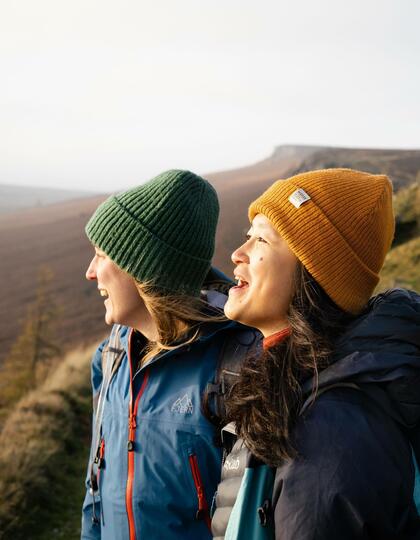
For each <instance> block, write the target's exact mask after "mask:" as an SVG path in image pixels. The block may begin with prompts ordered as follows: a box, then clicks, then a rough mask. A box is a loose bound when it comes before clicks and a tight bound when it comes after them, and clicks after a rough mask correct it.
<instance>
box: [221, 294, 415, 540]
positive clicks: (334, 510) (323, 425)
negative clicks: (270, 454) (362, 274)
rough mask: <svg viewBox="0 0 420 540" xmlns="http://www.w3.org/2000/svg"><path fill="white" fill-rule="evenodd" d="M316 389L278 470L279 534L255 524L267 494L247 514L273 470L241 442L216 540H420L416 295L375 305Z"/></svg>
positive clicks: (274, 510) (275, 512) (226, 476)
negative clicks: (416, 491)
mask: <svg viewBox="0 0 420 540" xmlns="http://www.w3.org/2000/svg"><path fill="white" fill-rule="evenodd" d="M318 384H319V392H318V396H317V398H316V399H315V401H313V399H312V397H310V396H311V391H312V385H313V381H308V382H307V383H306V384H305V385H304V386H303V392H304V395H305V396H307V397H308V401H307V402H306V405H308V406H304V409H303V410H302V414H301V416H300V418H299V420H298V422H297V424H296V427H295V429H294V433H293V436H294V446H295V448H296V450H297V457H296V458H295V459H293V460H291V461H290V462H288V463H286V464H285V465H283V466H281V467H278V468H277V470H276V471H275V478H274V489H273V490H272V491H270V492H269V493H268V500H269V499H270V494H271V495H272V496H271V511H270V509H269V508H268V511H267V515H268V516H269V515H270V514H272V517H273V518H274V526H275V527H274V531H273V529H272V527H271V526H270V522H269V523H268V526H266V527H265V529H262V528H261V526H260V525H259V517H260V516H259V511H257V508H258V507H260V508H261V507H263V506H264V501H265V500H266V496H267V494H265V495H264V496H262V498H261V500H259V501H257V503H256V504H255V505H254V506H253V507H252V508H250V507H249V504H251V503H252V504H253V503H254V500H253V496H252V493H247V487H248V486H251V489H254V490H255V488H254V487H253V486H255V485H257V484H256V480H255V479H254V480H253V481H252V482H253V483H252V482H251V481H250V478H251V475H254V476H252V478H254V477H255V478H257V479H258V478H259V477H260V476H261V474H262V473H264V474H265V473H266V468H267V466H266V465H263V464H261V462H260V463H259V464H258V463H255V458H253V456H252V455H251V454H250V453H249V451H248V450H247V449H246V448H245V447H244V446H243V443H242V441H241V440H240V439H239V440H237V441H236V443H235V445H234V447H233V450H232V452H231V454H229V456H228V457H227V459H226V460H225V463H224V467H223V472H222V482H221V484H220V485H219V488H218V495H217V498H216V502H217V510H216V513H215V514H214V518H213V523H212V528H213V534H214V536H215V537H216V538H218V539H220V540H221V539H222V538H223V537H224V536H225V534H226V538H229V540H231V539H233V538H234V539H235V540H236V539H240V540H255V538H271V537H273V536H275V538H276V540H362V539H366V540H368V539H369V540H391V539H393V540H397V539H398V540H414V539H417V540H419V539H420V517H419V513H418V510H417V508H416V505H415V503H414V500H413V489H414V479H415V461H414V460H413V452H415V453H416V455H417V461H418V463H420V296H419V295H418V294H416V293H415V292H412V291H406V290H401V289H394V290H391V291H389V292H387V293H384V294H380V295H378V296H376V297H375V298H373V299H372V300H371V301H370V302H369V305H368V307H367V309H366V310H365V312H364V313H363V314H361V315H360V316H359V317H358V318H357V319H356V320H355V321H354V322H353V323H352V324H351V325H350V326H349V327H348V329H347V330H346V332H345V333H344V334H343V335H342V337H341V338H340V339H339V340H338V341H337V343H336V346H335V354H334V358H333V362H332V364H331V365H330V366H329V367H328V368H327V369H325V370H323V371H322V372H321V373H320V374H319V382H318ZM309 403H312V404H311V405H309ZM244 474H245V476H243V479H242V484H241V483H240V480H241V477H242V475H244ZM246 475H248V476H246ZM244 480H247V482H248V483H246V482H244ZM260 483H261V482H260ZM239 486H241V487H240V488H239ZM238 490H239V496H237V494H238ZM418 495H420V494H418ZM235 501H236V502H235ZM233 505H234V512H232V513H230V512H231V509H232V506H233ZM229 515H230V517H231V518H232V519H230V521H229V528H228V532H227V533H226V525H227V523H228V520H229ZM244 523H245V524H246V525H244ZM250 523H251V524H252V525H253V526H254V525H255V527H254V528H252V527H251V526H250ZM258 527H260V528H259V529H258ZM251 530H254V532H252V533H251V532H249V531H251ZM255 531H257V532H255Z"/></svg>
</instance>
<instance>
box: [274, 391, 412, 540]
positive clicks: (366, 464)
mask: <svg viewBox="0 0 420 540" xmlns="http://www.w3.org/2000/svg"><path fill="white" fill-rule="evenodd" d="M343 392H346V390H343ZM350 392H351V390H350ZM330 394H333V392H331V393H330ZM341 397H343V394H342V395H341ZM346 398H348V396H345V398H343V399H340V396H333V395H330V396H326V397H324V398H320V399H319V402H318V403H316V404H315V405H314V406H313V411H311V412H310V413H309V414H308V415H307V417H306V418H305V419H304V420H302V421H301V422H300V424H299V425H298V426H297V428H296V441H297V445H296V446H297V451H298V456H297V457H296V458H295V459H293V460H292V461H290V462H289V463H288V464H287V465H284V466H282V467H280V468H278V469H277V472H276V479H275V486H274V492H273V505H274V520H275V531H276V540H336V539H337V538H339V539H340V540H359V539H360V540H361V539H364V540H368V539H374V538H375V539H376V538H402V537H405V536H406V534H407V531H408V530H409V528H410V523H413V521H412V520H413V514H412V510H411V509H410V507H412V498H413V497H412V493H413V483H412V480H410V474H411V473H410V471H411V469H412V459H411V453H410V447H409V445H408V443H407V441H406V440H405V437H404V436H403V435H402V433H401V432H400V430H399V429H398V427H397V426H396V424H395V423H394V422H393V421H392V420H391V419H388V418H386V417H384V414H383V412H381V411H379V410H375V408H373V407H372V408H371V409H370V410H367V407H368V406H369V403H366V404H364V403H362V402H361V399H362V396H360V397H359V396H356V397H355V398H354V401H353V402H351V397H350V398H349V399H348V401H346ZM365 406H366V408H365Z"/></svg>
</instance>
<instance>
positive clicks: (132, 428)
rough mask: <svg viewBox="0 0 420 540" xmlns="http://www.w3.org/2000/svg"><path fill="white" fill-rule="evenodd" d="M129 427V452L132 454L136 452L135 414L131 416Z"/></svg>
mask: <svg viewBox="0 0 420 540" xmlns="http://www.w3.org/2000/svg"><path fill="white" fill-rule="evenodd" d="M128 425H129V431H128V442H127V450H128V451H129V452H132V451H133V450H134V437H135V432H136V427H137V422H136V415H135V414H134V413H131V414H130V418H129V420H128Z"/></svg>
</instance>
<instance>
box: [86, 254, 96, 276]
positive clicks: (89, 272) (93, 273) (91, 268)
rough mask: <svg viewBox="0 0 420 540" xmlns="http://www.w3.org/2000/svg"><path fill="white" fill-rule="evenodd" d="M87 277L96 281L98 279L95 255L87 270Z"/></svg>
mask: <svg viewBox="0 0 420 540" xmlns="http://www.w3.org/2000/svg"><path fill="white" fill-rule="evenodd" d="M85 275H86V279H88V280H89V281H94V280H95V279H97V275H96V265H95V257H93V259H92V260H91V261H90V264H89V266H88V269H87V270H86V274H85Z"/></svg>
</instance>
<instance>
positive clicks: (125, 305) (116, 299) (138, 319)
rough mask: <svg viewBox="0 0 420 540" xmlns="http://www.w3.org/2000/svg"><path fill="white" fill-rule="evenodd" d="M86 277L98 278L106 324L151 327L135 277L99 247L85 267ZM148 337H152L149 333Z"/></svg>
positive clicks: (143, 328)
mask: <svg viewBox="0 0 420 540" xmlns="http://www.w3.org/2000/svg"><path fill="white" fill-rule="evenodd" d="M86 279H88V280H91V281H92V280H95V281H97V282H98V290H99V293H100V295H101V296H103V297H104V298H105V301H104V305H105V310H106V312H105V322H106V323H107V324H123V325H125V326H130V327H132V328H136V329H138V330H139V331H140V332H142V333H143V334H145V335H146V333H147V330H146V332H145V329H148V328H150V326H151V324H152V319H151V316H150V314H149V312H148V310H147V308H146V306H145V304H144V302H143V300H142V299H141V296H140V294H139V292H138V290H137V288H136V285H135V283H134V279H133V278H132V277H131V276H130V275H128V274H127V273H126V272H124V270H122V269H121V268H120V267H119V266H117V265H116V264H115V263H114V262H113V261H112V260H111V259H110V258H109V257H108V256H107V255H106V254H105V253H104V252H103V251H101V250H100V249H98V248H96V247H95V255H94V257H93V259H92V260H91V262H90V264H89V267H88V269H87V271H86ZM146 337H148V338H149V339H151V338H150V336H148V335H146Z"/></svg>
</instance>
